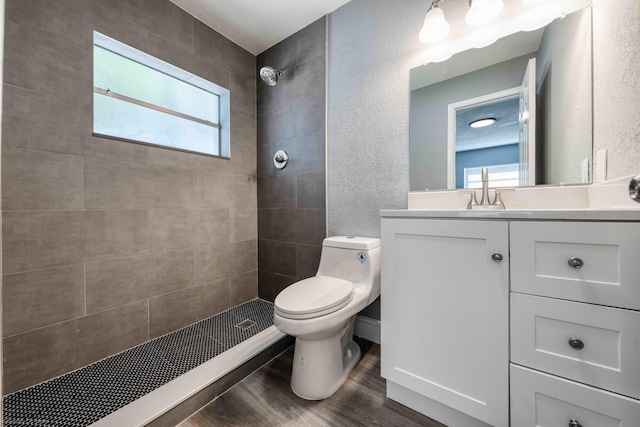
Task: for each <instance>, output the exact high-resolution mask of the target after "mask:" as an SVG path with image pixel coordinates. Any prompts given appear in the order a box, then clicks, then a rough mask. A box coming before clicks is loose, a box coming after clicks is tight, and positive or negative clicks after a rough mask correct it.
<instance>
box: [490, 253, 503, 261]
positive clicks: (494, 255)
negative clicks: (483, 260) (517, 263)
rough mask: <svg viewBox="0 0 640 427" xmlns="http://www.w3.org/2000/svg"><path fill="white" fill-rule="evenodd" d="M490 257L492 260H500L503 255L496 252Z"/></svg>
mask: <svg viewBox="0 0 640 427" xmlns="http://www.w3.org/2000/svg"><path fill="white" fill-rule="evenodd" d="M491 259H492V260H494V261H495V262H502V260H503V259H504V257H503V256H502V254H498V253H496V254H493V255H491Z"/></svg>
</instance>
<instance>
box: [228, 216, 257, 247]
mask: <svg viewBox="0 0 640 427" xmlns="http://www.w3.org/2000/svg"><path fill="white" fill-rule="evenodd" d="M229 215H230V216H229V226H230V240H231V241H232V242H239V241H243V240H255V239H256V235H257V234H258V210H257V209H255V208H237V209H231V210H230V211H229Z"/></svg>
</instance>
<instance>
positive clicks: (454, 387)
mask: <svg viewBox="0 0 640 427" xmlns="http://www.w3.org/2000/svg"><path fill="white" fill-rule="evenodd" d="M508 253H509V250H508V225H507V223H506V222H499V221H458V220H432V219H389V218H384V219H383V220H382V297H381V302H382V376H383V377H385V378H387V379H388V380H390V381H393V382H395V383H397V384H399V385H402V386H404V387H406V388H408V389H410V390H413V391H415V392H417V393H419V394H421V395H423V396H426V397H428V398H430V399H433V400H435V401H437V402H440V403H442V404H444V405H447V406H449V407H451V408H453V409H456V410H458V411H460V412H462V413H464V414H467V415H469V416H471V417H474V418H477V419H479V420H481V421H484V422H485V423H488V424H491V425H493V426H496V427H499V426H507V425H508V417H509V407H508V405H509V396H508V387H509V379H508V375H509V360H508V359H509V357H508V355H509V349H508V339H509V329H508V327H509V306H508V303H509V286H508V277H509V262H508ZM494 254H500V255H501V256H502V258H503V259H502V261H501V262H496V261H494V260H493V259H492V255H494ZM496 258H497V257H496Z"/></svg>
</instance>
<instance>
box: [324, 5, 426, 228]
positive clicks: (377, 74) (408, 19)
mask: <svg viewBox="0 0 640 427" xmlns="http://www.w3.org/2000/svg"><path fill="white" fill-rule="evenodd" d="M429 4H430V3H429V2H428V1H424V0H352V1H351V2H350V3H348V4H347V5H345V6H343V7H342V8H340V9H338V10H337V11H336V12H334V13H332V14H331V15H330V21H329V53H328V61H329V73H328V75H329V78H328V82H329V85H328V117H327V121H328V123H327V126H328V146H327V167H328V169H327V173H328V187H327V192H328V206H327V209H328V234H329V235H336V234H355V235H362V236H374V237H375V236H379V235H380V217H379V210H380V209H389V208H406V205H407V202H406V198H407V192H408V191H409V70H410V69H411V68H412V67H415V66H416V65H418V64H419V60H418V54H419V51H420V48H421V44H420V42H419V41H418V36H417V34H418V32H419V31H420V26H421V24H422V19H423V17H424V14H425V13H426V11H427V9H428V7H429Z"/></svg>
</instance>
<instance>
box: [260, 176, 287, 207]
mask: <svg viewBox="0 0 640 427" xmlns="http://www.w3.org/2000/svg"><path fill="white" fill-rule="evenodd" d="M296 185H297V184H296V177H295V176H292V175H278V176H273V177H261V178H260V180H259V181H258V207H259V208H293V207H295V206H296V204H297V201H296V195H297V187H296Z"/></svg>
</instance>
